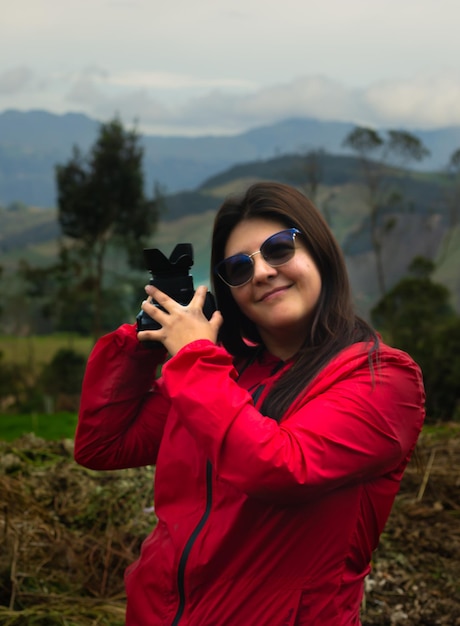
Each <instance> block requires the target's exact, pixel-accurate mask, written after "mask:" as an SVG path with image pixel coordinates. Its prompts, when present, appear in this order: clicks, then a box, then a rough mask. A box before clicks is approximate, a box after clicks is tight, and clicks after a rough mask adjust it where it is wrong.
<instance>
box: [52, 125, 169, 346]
mask: <svg viewBox="0 0 460 626" xmlns="http://www.w3.org/2000/svg"><path fill="white" fill-rule="evenodd" d="M142 160H143V148H142V146H141V145H140V137H139V135H138V133H137V131H136V130H135V129H132V130H125V128H124V127H123V125H122V123H121V121H120V120H119V119H118V118H117V117H116V118H114V119H113V120H111V121H109V122H108V123H106V124H102V125H101V127H100V131H99V136H98V138H97V140H96V142H95V144H94V145H93V147H92V148H91V149H90V151H89V153H88V154H87V155H83V154H82V153H81V151H80V149H79V148H78V147H77V146H75V147H74V148H73V155H72V157H71V159H70V160H69V161H68V162H67V163H66V164H64V165H58V166H57V167H56V183H57V191H58V194H57V195H58V218H59V223H60V226H61V229H62V232H63V234H64V235H65V236H66V237H67V238H70V239H71V240H72V242H73V251H74V252H75V251H76V252H77V253H78V257H79V259H80V261H81V262H83V263H84V266H85V268H86V276H85V277H84V280H82V282H84V284H85V286H86V289H87V290H88V291H89V292H90V293H91V295H92V300H93V309H94V325H93V334H94V336H95V337H97V336H98V335H99V334H100V332H101V320H102V317H103V302H104V300H103V297H102V294H103V287H104V277H105V269H106V268H105V261H106V257H107V252H108V250H109V246H117V247H119V248H120V249H122V250H123V251H124V252H125V254H126V256H127V260H128V263H129V264H130V265H131V266H132V267H141V263H142V248H143V247H145V246H146V244H147V241H148V239H149V237H150V236H151V235H152V233H153V232H154V230H155V228H156V225H157V222H158V214H159V198H158V197H153V198H152V199H148V198H147V197H146V196H145V195H144V175H143V170H142Z"/></svg>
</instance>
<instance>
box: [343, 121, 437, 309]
mask: <svg viewBox="0 0 460 626" xmlns="http://www.w3.org/2000/svg"><path fill="white" fill-rule="evenodd" d="M343 145H344V146H346V147H348V148H351V149H352V150H353V151H354V152H355V153H356V154H357V156H358V157H359V160H360V163H361V168H362V172H363V176H364V181H365V185H366V188H367V206H368V208H369V221H370V236H371V244H372V250H373V253H374V257H375V263H376V272H377V283H378V286H379V292H380V297H383V296H384V295H385V293H386V283H385V271H384V264H383V255H382V252H383V242H384V237H385V235H386V234H387V233H388V232H389V230H391V229H392V228H393V227H394V224H395V222H394V218H388V219H387V220H385V219H384V216H385V213H386V212H387V210H388V209H389V208H390V207H391V206H394V205H395V204H397V203H399V202H400V201H401V193H400V192H395V191H394V190H391V189H390V188H389V187H388V186H387V185H386V183H387V182H388V179H389V175H390V174H391V173H392V171H393V168H394V167H396V166H397V167H400V168H407V166H408V165H409V164H410V163H411V162H413V161H421V160H422V159H424V158H425V157H426V156H428V154H429V151H428V149H427V148H426V147H425V146H424V145H423V143H422V142H421V141H420V139H418V137H416V136H415V135H412V134H411V133H408V132H406V131H400V130H389V131H387V133H386V135H385V134H383V135H382V134H380V133H378V132H377V131H376V130H374V129H372V128H367V127H363V126H357V127H355V128H354V129H353V130H351V131H350V133H349V134H348V135H347V136H346V137H345V139H344V141H343Z"/></svg>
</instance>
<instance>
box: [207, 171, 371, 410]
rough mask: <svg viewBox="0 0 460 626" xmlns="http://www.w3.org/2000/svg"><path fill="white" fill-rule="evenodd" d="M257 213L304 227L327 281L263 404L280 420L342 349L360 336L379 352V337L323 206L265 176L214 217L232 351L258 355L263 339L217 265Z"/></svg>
mask: <svg viewBox="0 0 460 626" xmlns="http://www.w3.org/2000/svg"><path fill="white" fill-rule="evenodd" d="M255 217H257V218H265V219H268V220H270V219H271V220H277V221H279V222H282V223H283V224H286V227H287V228H291V227H295V228H298V229H299V230H300V232H301V233H302V239H303V242H304V244H305V245H306V247H307V249H308V251H309V253H310V254H311V256H312V257H313V259H314V261H315V263H316V265H317V267H318V270H319V273H320V275H321V281H322V287H321V294H320V297H319V300H318V303H317V305H316V309H315V311H314V315H313V321H312V324H311V327H310V332H309V335H308V337H307V338H306V340H305V342H304V344H303V345H302V347H301V349H300V350H299V352H298V354H297V357H296V360H295V363H294V365H293V366H292V367H291V368H290V369H288V370H287V372H286V373H285V374H284V375H283V376H282V377H281V378H280V379H279V381H278V382H277V384H276V385H275V386H274V387H273V388H272V389H271V390H270V392H269V394H268V395H267V397H266V399H265V401H264V404H263V407H262V412H264V414H266V415H269V416H270V417H272V418H274V419H277V420H280V419H281V417H282V416H283V414H284V413H285V411H286V409H287V408H288V407H289V405H290V404H291V403H292V402H293V401H294V400H295V398H296V397H297V396H298V395H299V394H301V393H302V392H303V391H304V390H305V388H306V387H307V385H308V383H309V382H310V381H311V380H312V379H313V378H314V377H315V376H316V375H317V374H318V372H319V371H320V370H321V369H322V368H323V367H324V366H325V365H326V363H327V362H328V361H330V360H331V359H332V358H333V357H334V356H335V355H336V354H337V353H338V352H340V351H341V350H342V349H343V348H345V347H347V346H350V345H352V344H353V343H356V342H358V341H370V342H371V344H372V346H370V352H373V351H374V350H375V349H376V347H377V345H378V338H377V335H376V333H375V331H374V330H373V329H372V328H371V327H370V326H369V325H368V324H367V323H366V322H365V321H364V320H362V319H361V318H360V317H358V316H357V315H356V313H355V311H354V307H353V302H352V296H351V289H350V283H349V279H348V273H347V269H346V265H345V259H344V257H343V254H342V251H341V249H340V247H339V245H338V243H337V241H336V239H335V238H334V235H333V234H332V232H331V230H330V228H329V226H328V225H327V223H326V221H325V220H324V219H323V217H322V215H321V213H320V212H319V211H318V209H317V208H316V207H315V206H314V205H313V203H312V202H311V201H310V200H309V199H308V198H307V197H306V196H305V195H304V194H302V193H301V192H300V191H298V190H297V189H295V188H293V187H290V186H288V185H284V184H281V183H274V182H260V183H255V184H253V185H252V186H251V187H249V189H248V190H247V191H246V193H245V194H244V195H243V196H241V197H230V198H228V199H227V200H226V201H225V202H224V203H223V204H222V206H221V207H220V209H219V211H218V213H217V215H216V218H215V221H214V230H213V235H212V254H211V273H212V283H213V291H214V294H215V296H216V300H217V306H218V308H219V309H220V311H221V312H222V315H223V318H224V323H223V325H222V327H221V330H220V335H219V339H220V341H221V342H222V344H223V345H224V347H225V348H226V349H227V350H228V351H229V352H230V353H231V354H233V355H234V356H235V357H243V358H245V359H250V358H254V354H255V352H256V351H257V349H260V346H261V345H262V340H261V338H260V335H259V333H258V331H257V327H256V325H255V324H254V323H253V322H252V321H251V320H250V319H248V318H247V317H246V316H245V315H244V314H243V313H242V312H241V310H240V309H239V307H238V305H237V304H236V302H235V300H234V299H233V296H232V292H231V289H230V288H229V287H228V286H227V285H226V284H225V283H224V282H223V281H222V280H220V278H219V277H217V276H216V275H215V274H214V268H215V267H216V265H217V264H218V263H219V261H221V260H222V259H223V258H224V255H225V246H226V243H227V240H228V237H229V235H230V233H231V232H232V230H233V229H234V228H235V226H236V225H237V224H239V223H240V222H241V221H243V220H245V219H250V218H255ZM248 342H249V343H248ZM254 344H255V346H256V347H255V346H254Z"/></svg>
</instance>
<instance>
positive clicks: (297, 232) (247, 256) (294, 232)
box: [214, 228, 302, 289]
mask: <svg viewBox="0 0 460 626" xmlns="http://www.w3.org/2000/svg"><path fill="white" fill-rule="evenodd" d="M283 233H290V234H291V238H292V244H293V254H292V256H294V254H295V238H296V237H297V235H301V234H302V233H301V232H300V230H299V229H298V228H285V229H283V230H280V231H279V232H277V233H273V235H270V237H267V239H265V241H264V242H262V244H261V246H260V248H259V249H258V250H256V251H255V252H253V253H252V254H244V253H242V252H240V253H239V254H232V256H229V257H227V258H226V259H222V261H220V262H219V263H218V264H217V265H216V267H215V268H214V273H215V274H217V276H219V278H220V279H221V281H222V282H224V283H225V284H226V285H227V286H228V287H230V288H231V289H236V288H237V287H242V286H243V285H247V284H248V283H249V282H250V281H251V280H252V279H253V277H254V261H253V257H254V256H255V255H256V254H261V255H262V258H263V259H264V261H265V262H266V263H268V264H269V265H270V266H271V267H281V266H282V265H285V264H286V263H288V262H289V261H290V260H291V259H292V257H289V259H287V260H286V261H283V262H282V263H277V264H273V263H270V261H269V260H268V259H266V258H265V256H264V253H263V251H262V250H263V247H264V246H265V244H266V243H267V242H268V241H270V240H271V239H272V238H273V237H276V236H278V235H281V234H283ZM235 257H244V258H245V259H249V260H250V262H251V265H252V273H251V276H250V277H249V278H248V279H247V280H245V281H244V282H242V283H239V284H238V285H231V284H230V283H229V282H227V281H226V280H225V278H224V277H223V276H222V275H221V274H220V272H219V267H221V266H222V265H223V264H224V263H226V262H227V261H229V260H230V259H233V258H235Z"/></svg>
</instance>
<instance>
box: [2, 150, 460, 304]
mask: <svg viewBox="0 0 460 626" xmlns="http://www.w3.org/2000/svg"><path fill="white" fill-rule="evenodd" d="M319 158H320V161H319V165H320V170H321V180H320V184H319V187H318V190H317V195H316V198H315V203H316V204H317V205H318V206H319V207H320V209H321V210H322V211H323V213H324V215H325V216H327V217H328V219H329V222H330V224H331V227H332V230H333V231H334V234H335V236H336V238H337V240H338V242H339V244H340V245H341V247H342V249H343V251H344V253H345V258H346V261H347V265H348V269H349V273H350V280H351V283H352V287H353V291H354V293H355V294H356V300H357V303H358V304H359V308H360V311H361V313H362V314H364V315H366V314H367V312H368V311H369V308H370V306H371V305H372V303H373V302H375V300H376V298H377V297H378V293H377V283H376V276H375V258H374V255H373V252H372V246H371V238H370V228H369V209H368V206H367V204H366V201H365V197H366V187H365V185H363V180H362V174H361V170H360V165H359V161H358V159H357V158H356V157H351V156H337V155H331V154H329V153H322V154H321V155H320V156H319ZM267 179H269V180H277V181H279V182H285V183H289V184H292V185H295V186H298V187H299V188H302V187H303V188H304V189H305V190H306V191H307V193H308V189H307V188H306V187H305V183H306V172H305V159H304V158H302V157H301V156H295V155H287V156H277V157H274V158H271V159H265V160H262V159H259V160H256V161H250V162H247V163H240V164H238V165H234V166H232V167H229V168H228V169H226V170H224V171H222V172H219V173H218V174H216V175H213V176H211V177H209V178H208V179H207V180H206V181H204V182H203V183H202V184H201V185H199V186H198V187H196V188H195V189H194V190H186V191H178V192H176V193H171V194H166V195H165V197H164V205H165V206H164V210H163V211H162V214H161V220H160V223H159V226H158V230H157V231H156V232H155V234H154V235H153V237H152V240H151V242H149V245H151V246H152V247H158V248H160V249H161V250H162V251H163V252H164V253H166V254H170V252H171V251H172V249H173V247H174V246H175V244H176V243H178V242H190V243H192V245H193V247H194V250H195V264H194V267H193V276H194V277H195V279H196V284H201V283H208V281H209V248H210V241H211V231H212V224H213V219H214V215H215V212H216V210H217V209H218V207H219V206H220V204H221V202H222V200H223V198H225V197H226V196H228V195H229V194H232V193H238V192H240V191H242V190H244V189H245V188H247V186H248V185H249V184H250V183H251V182H252V181H255V180H267ZM387 183H388V185H389V187H391V188H393V189H395V190H396V189H398V190H399V191H400V192H401V194H402V195H401V198H402V202H401V203H400V204H399V205H394V207H393V208H392V209H391V212H389V213H388V214H387V215H386V218H385V219H388V220H389V221H391V228H389V229H388V233H387V235H386V236H385V244H384V249H383V259H384V266H385V275H386V280H387V285H388V286H391V285H392V284H394V283H395V282H396V281H397V280H398V279H399V278H401V276H403V275H405V274H406V273H407V268H408V265H409V263H410V262H411V260H412V259H413V258H414V257H415V256H417V255H422V256H428V257H430V258H433V259H437V261H438V263H437V270H436V275H435V276H434V278H435V280H437V281H438V282H441V283H442V284H445V285H446V286H447V287H448V288H449V289H450V290H451V292H452V294H453V301H454V306H455V307H456V309H457V310H459V311H460V284H459V282H458V267H459V264H460V226H458V227H457V229H456V230H455V231H452V233H451V234H452V238H451V243H450V246H449V253H448V254H444V255H441V256H440V251H441V250H442V242H443V241H445V236H446V233H447V229H448V225H449V206H450V205H449V203H448V201H447V196H446V181H445V179H444V177H442V176H441V175H439V174H436V173H432V172H431V173H430V172H428V173H426V172H414V171H413V172H403V171H402V170H394V172H393V177H392V178H391V177H389V178H388V179H387ZM59 236H60V229H59V225H58V220H57V211H56V210H54V209H48V210H42V209H40V208H37V207H33V206H29V207H28V206H23V205H20V204H16V205H14V204H13V205H11V206H9V207H7V208H2V207H0V290H1V289H7V290H8V289H11V290H13V291H14V290H15V289H20V283H19V282H18V280H17V268H18V263H19V262H20V260H26V261H27V262H28V263H29V264H30V265H31V266H33V267H43V266H47V265H48V266H49V265H50V264H53V263H54V262H55V261H56V255H57V251H58V240H59ZM108 267H109V271H110V273H111V275H112V280H113V281H115V282H116V284H117V285H118V288H119V289H121V291H123V289H122V285H123V284H124V282H126V280H128V279H130V277H132V276H133V272H132V271H131V270H130V269H129V268H128V267H127V265H126V262H125V260H124V256H123V255H120V254H118V253H115V251H114V253H113V255H112V256H111V258H110V262H109V263H108ZM2 268H3V278H4V279H5V280H3V281H2V280H1V278H2V276H1V270H2ZM10 276H15V279H14V280H9V278H8V277H10ZM135 280H136V281H138V283H139V285H142V284H144V283H143V282H142V281H145V275H141V274H139V272H138V273H137V274H136V279H135ZM2 285H3V287H2ZM12 301H14V299H12Z"/></svg>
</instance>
